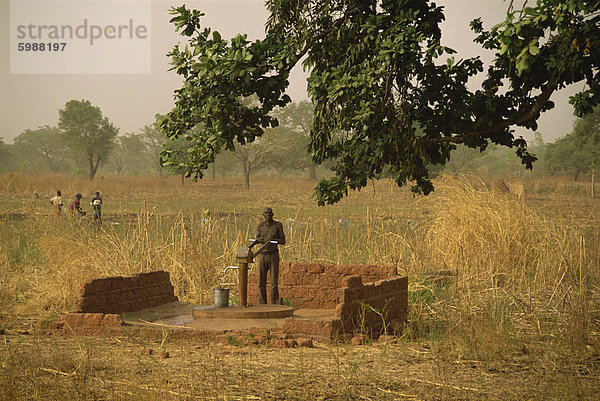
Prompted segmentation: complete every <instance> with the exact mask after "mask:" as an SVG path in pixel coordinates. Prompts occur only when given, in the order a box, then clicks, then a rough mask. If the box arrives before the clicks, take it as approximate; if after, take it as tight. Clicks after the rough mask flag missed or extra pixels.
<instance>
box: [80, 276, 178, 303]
mask: <svg viewBox="0 0 600 401" xmlns="http://www.w3.org/2000/svg"><path fill="white" fill-rule="evenodd" d="M177 300H178V299H177V297H176V296H175V293H174V289H173V285H172V284H171V280H170V278H169V273H168V272H166V271H162V270H161V271H154V272H150V273H140V274H136V275H134V276H130V277H108V278H102V279H95V280H92V281H88V282H87V283H84V284H82V285H81V287H80V288H79V299H78V300H77V304H76V305H77V310H76V312H77V313H117V314H118V313H122V312H133V311H136V310H140V309H146V308H152V307H154V306H158V305H161V304H166V303H169V302H175V301H177Z"/></svg>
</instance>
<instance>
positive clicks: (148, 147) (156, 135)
mask: <svg viewBox="0 0 600 401" xmlns="http://www.w3.org/2000/svg"><path fill="white" fill-rule="evenodd" d="M155 117H156V122H155V123H154V124H152V125H146V126H144V128H142V130H141V133H140V135H141V139H142V141H143V143H144V147H143V148H141V154H142V157H143V159H144V160H145V162H146V164H147V165H148V166H150V168H152V170H154V171H155V172H156V174H157V175H158V176H159V177H162V174H163V166H162V165H161V161H160V152H161V151H162V149H163V145H164V144H165V143H166V142H167V137H166V136H165V134H164V133H163V132H162V131H161V130H160V126H159V122H160V119H161V118H162V116H161V115H160V114H157V115H156V116H155Z"/></svg>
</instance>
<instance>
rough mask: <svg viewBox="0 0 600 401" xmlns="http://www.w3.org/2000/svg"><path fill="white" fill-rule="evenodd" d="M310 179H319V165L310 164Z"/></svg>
mask: <svg viewBox="0 0 600 401" xmlns="http://www.w3.org/2000/svg"><path fill="white" fill-rule="evenodd" d="M308 179H309V180H316V179H317V166H315V165H314V164H312V163H311V164H310V165H309V166H308Z"/></svg>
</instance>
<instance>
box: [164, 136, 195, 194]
mask: <svg viewBox="0 0 600 401" xmlns="http://www.w3.org/2000/svg"><path fill="white" fill-rule="evenodd" d="M191 146H192V145H191V143H190V141H188V140H187V138H186V137H179V138H175V139H170V140H168V141H167V142H165V143H164V144H163V148H162V151H161V165H162V166H164V167H166V168H168V169H169V171H171V172H172V173H174V174H178V175H179V176H181V185H182V186H183V185H184V183H185V174H186V171H187V165H188V163H189V157H190V149H191Z"/></svg>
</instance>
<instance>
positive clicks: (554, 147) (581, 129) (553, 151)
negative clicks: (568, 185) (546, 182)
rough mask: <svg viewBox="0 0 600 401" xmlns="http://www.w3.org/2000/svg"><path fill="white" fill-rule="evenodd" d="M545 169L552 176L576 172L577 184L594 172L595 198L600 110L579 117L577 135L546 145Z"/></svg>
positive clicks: (599, 148) (574, 133)
mask: <svg viewBox="0 0 600 401" xmlns="http://www.w3.org/2000/svg"><path fill="white" fill-rule="evenodd" d="M544 167H545V169H546V171H547V172H548V173H550V174H555V173H557V172H560V171H565V172H570V173H573V176H574V180H575V181H577V179H578V178H579V176H580V175H581V174H587V173H591V175H592V194H593V195H595V193H594V192H595V177H596V172H597V170H598V169H599V168H600V107H596V108H595V110H594V112H593V113H591V114H587V115H585V116H584V117H583V118H578V119H577V121H575V125H574V128H573V132H571V133H569V134H568V135H566V136H564V137H562V138H559V139H557V140H556V141H555V142H554V143H550V144H548V145H546V153H545V163H544Z"/></svg>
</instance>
